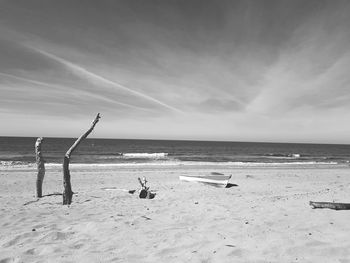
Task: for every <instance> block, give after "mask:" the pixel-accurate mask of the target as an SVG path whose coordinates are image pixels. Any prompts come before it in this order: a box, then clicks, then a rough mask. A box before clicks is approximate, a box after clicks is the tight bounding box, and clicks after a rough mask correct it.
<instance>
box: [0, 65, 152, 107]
mask: <svg viewBox="0 0 350 263" xmlns="http://www.w3.org/2000/svg"><path fill="white" fill-rule="evenodd" d="M0 75H1V76H3V77H7V78H12V79H16V80H19V81H24V82H27V83H30V84H34V85H40V86H45V87H50V88H54V89H59V90H65V91H67V90H72V88H70V87H65V86H61V85H57V84H50V83H46V82H42V81H38V80H33V79H30V78H24V77H19V76H15V75H12V74H8V73H3V72H0ZM79 92H81V93H83V94H87V95H89V96H93V97H94V98H98V99H101V100H103V101H105V102H109V103H113V104H118V105H120V106H123V107H127V108H132V109H136V110H143V111H149V109H146V108H142V107H138V106H135V105H130V104H127V103H123V102H120V101H116V100H114V99H110V98H106V97H105V96H102V95H99V94H97V93H95V92H89V91H85V90H79Z"/></svg>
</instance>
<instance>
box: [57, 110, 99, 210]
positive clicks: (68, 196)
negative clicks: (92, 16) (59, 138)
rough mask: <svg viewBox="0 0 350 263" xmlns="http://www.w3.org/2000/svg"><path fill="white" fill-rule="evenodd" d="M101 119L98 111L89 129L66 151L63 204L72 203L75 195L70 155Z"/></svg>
mask: <svg viewBox="0 0 350 263" xmlns="http://www.w3.org/2000/svg"><path fill="white" fill-rule="evenodd" d="M99 119H100V114H99V113H98V114H97V116H96V118H95V119H94V121H93V122H92V124H91V127H90V129H88V130H87V131H86V132H85V133H84V134H83V135H81V136H80V137H79V138H78V139H77V140H76V141H75V143H74V144H73V145H72V146H71V147H70V148H69V150H68V151H67V152H66V154H65V156H64V159H63V187H64V191H63V204H64V205H70V204H71V203H72V197H73V191H72V185H71V182H70V172H69V161H70V156H71V154H72V153H73V152H74V150H75V149H76V148H77V147H78V146H79V144H80V143H81V142H82V141H83V140H84V139H85V138H86V137H87V136H88V135H89V134H90V133H91V132H92V130H93V129H94V128H95V125H96V123H97V122H98V121H99Z"/></svg>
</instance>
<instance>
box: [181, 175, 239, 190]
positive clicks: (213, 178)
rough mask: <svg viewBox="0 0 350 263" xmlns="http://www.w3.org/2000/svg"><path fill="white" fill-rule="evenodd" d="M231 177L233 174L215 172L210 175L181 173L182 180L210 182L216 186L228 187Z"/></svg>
mask: <svg viewBox="0 0 350 263" xmlns="http://www.w3.org/2000/svg"><path fill="white" fill-rule="evenodd" d="M231 177H232V175H224V174H221V173H216V172H213V173H211V174H210V175H200V176H187V175H180V176H179V179H180V180H181V181H187V182H198V183H204V184H210V185H213V186H216V187H226V186H227V184H228V181H229V180H230V179H231Z"/></svg>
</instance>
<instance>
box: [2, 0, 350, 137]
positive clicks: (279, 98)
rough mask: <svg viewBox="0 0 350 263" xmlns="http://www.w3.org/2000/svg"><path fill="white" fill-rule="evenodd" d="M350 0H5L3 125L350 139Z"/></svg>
mask: <svg viewBox="0 0 350 263" xmlns="http://www.w3.org/2000/svg"><path fill="white" fill-rule="evenodd" d="M349 69H350V1H340V0H327V1H324V0H316V1H313V0H308V1H304V0H302V1H298V0H289V1H283V0H276V1H273V0H256V1H236V0H230V1H217V0H212V1H207V0H181V1H179V0H176V1H175V0H159V1H154V0H148V1H142V0H123V1H118V0H108V1H107V0H99V1H88V0H84V1H78V0H73V1H72V0H56V1H53V0H41V1H38V0H29V1H28V0H22V1H19V0H8V1H5V0H0V122H1V128H0V136H44V137H48V136H50V137H78V136H79V135H80V134H81V133H83V132H84V131H85V130H86V129H87V128H88V127H89V125H90V123H91V122H92V120H93V119H94V117H95V116H96V114H97V113H98V112H99V113H100V114H101V119H100V122H99V123H98V124H97V126H96V127H95V130H94V132H93V133H92V134H91V137H96V138H131V139H133V138H139V139H180V140H184V139H185V140H220V141H221V140H224V141H266V142H304V143H307V142H311V143H344V144H349V143H350V115H349V114H348V113H349V112H350V74H349Z"/></svg>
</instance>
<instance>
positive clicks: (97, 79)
mask: <svg viewBox="0 0 350 263" xmlns="http://www.w3.org/2000/svg"><path fill="white" fill-rule="evenodd" d="M27 48H31V49H33V50H35V51H36V52H38V53H40V54H42V55H44V56H46V57H48V58H50V59H53V60H55V61H56V62H59V63H60V64H62V65H64V66H65V67H66V68H68V69H70V70H71V71H72V72H73V73H75V74H76V75H78V76H80V77H83V78H85V79H86V80H88V81H89V82H92V83H94V84H98V83H101V84H107V85H109V86H112V87H114V88H117V89H120V90H124V91H127V92H129V93H130V94H133V95H136V96H138V97H140V98H143V99H146V100H148V101H151V102H153V103H155V104H157V105H161V106H163V107H165V108H167V109H170V110H172V111H174V112H177V113H182V111H181V110H179V109H177V108H175V107H172V106H170V105H168V104H166V103H164V102H162V101H160V100H157V99H155V98H153V97H151V96H148V95H146V94H144V93H141V92H138V91H135V90H133V89H130V88H128V87H125V86H124V85H121V84H120V83H117V82H115V81H112V80H109V79H106V78H104V77H102V76H100V75H98V74H95V73H93V72H91V71H89V70H87V69H85V68H83V67H81V66H79V65H77V64H74V63H72V62H70V61H68V60H65V59H63V58H61V57H58V56H56V55H54V54H52V53H49V52H47V51H44V50H41V49H38V48H34V47H30V46H27Z"/></svg>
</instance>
